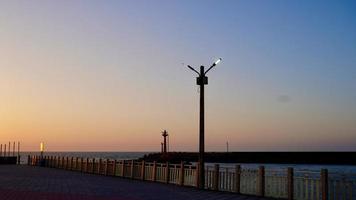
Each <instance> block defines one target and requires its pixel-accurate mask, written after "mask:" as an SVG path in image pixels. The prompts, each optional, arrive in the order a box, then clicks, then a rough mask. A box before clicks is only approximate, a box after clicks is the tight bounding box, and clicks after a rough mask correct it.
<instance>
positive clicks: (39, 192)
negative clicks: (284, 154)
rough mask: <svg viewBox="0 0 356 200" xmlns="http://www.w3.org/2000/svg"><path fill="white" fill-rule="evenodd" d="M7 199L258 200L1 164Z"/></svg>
mask: <svg viewBox="0 0 356 200" xmlns="http://www.w3.org/2000/svg"><path fill="white" fill-rule="evenodd" d="M0 199H4V200H17V199H21V200H50V199H51V200H52V199H54V200H67V199H68V200H78V199H88V200H104V199H105V200H142V199H147V200H195V199H201V200H203V199H204V200H205V199H206V200H208V199H211V200H213V199H214V200H230V199H231V200H232V199H235V200H242V199H243V200H257V199H264V198H258V197H251V196H242V195H237V194H232V193H222V192H213V191H200V190H197V189H195V188H188V187H179V186H175V185H165V184H160V183H153V182H146V181H139V180H130V179H123V178H119V177H108V176H100V175H93V174H83V173H80V172H72V171H65V170H60V169H52V168H41V167H31V166H25V165H22V166H18V165H12V166H11V165H0Z"/></svg>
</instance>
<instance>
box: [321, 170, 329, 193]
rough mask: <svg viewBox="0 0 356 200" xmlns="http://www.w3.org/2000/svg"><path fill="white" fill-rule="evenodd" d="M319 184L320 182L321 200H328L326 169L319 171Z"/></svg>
mask: <svg viewBox="0 0 356 200" xmlns="http://www.w3.org/2000/svg"><path fill="white" fill-rule="evenodd" d="M320 182H321V199H322V200H328V197H329V187H328V170H327V169H321V171H320Z"/></svg>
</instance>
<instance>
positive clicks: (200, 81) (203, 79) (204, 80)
mask: <svg viewBox="0 0 356 200" xmlns="http://www.w3.org/2000/svg"><path fill="white" fill-rule="evenodd" d="M220 61H221V58H219V59H218V60H217V61H216V62H214V63H213V64H212V65H211V66H210V67H209V69H208V70H206V71H205V69H204V66H200V73H199V72H198V71H197V70H195V69H194V68H193V67H191V66H189V65H188V68H189V69H191V70H193V71H194V72H195V73H197V74H198V75H199V76H198V77H197V85H199V87H200V120H199V169H198V180H199V185H198V187H199V189H204V186H205V159H204V154H205V147H204V146H205V140H204V135H205V120H204V116H205V113H204V110H205V109H204V86H205V85H207V84H208V77H207V76H205V75H206V74H207V73H208V71H210V70H211V69H212V68H213V67H214V66H216V65H217V64H218V63H219V62H220Z"/></svg>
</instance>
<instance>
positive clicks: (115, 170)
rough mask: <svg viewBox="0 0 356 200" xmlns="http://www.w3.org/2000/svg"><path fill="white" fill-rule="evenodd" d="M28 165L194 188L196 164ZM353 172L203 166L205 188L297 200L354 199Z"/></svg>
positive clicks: (34, 161) (46, 160)
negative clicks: (346, 174) (333, 172)
mask: <svg viewBox="0 0 356 200" xmlns="http://www.w3.org/2000/svg"><path fill="white" fill-rule="evenodd" d="M28 164H29V165H33V166H43V167H52V168H59V169H65V170H72V171H80V172H83V173H92V174H101V175H106V176H119V177H125V178H130V179H140V180H146V181H155V182H161V183H167V184H175V185H181V186H191V187H197V185H198V177H197V175H198V171H197V170H198V167H197V166H196V165H185V164H184V163H183V162H182V163H181V164H170V163H157V162H145V161H134V160H119V161H117V160H109V159H106V160H102V159H99V160H95V159H89V158H86V159H83V158H72V157H71V158H69V157H57V156H45V157H42V158H41V157H39V156H32V157H31V156H28ZM355 177H356V175H354V177H353V179H350V178H349V177H346V176H340V174H328V171H327V170H326V169H322V170H321V171H320V172H317V171H294V170H293V168H288V169H287V170H275V169H265V168H264V167H263V166H260V167H259V168H258V169H246V168H241V167H240V165H236V167H235V168H231V167H220V166H219V165H217V164H216V165H214V166H206V171H205V189H208V190H216V191H227V192H235V193H239V194H250V195H257V196H261V197H263V196H265V197H274V198H281V199H297V200H352V199H354V200H356V178H355Z"/></svg>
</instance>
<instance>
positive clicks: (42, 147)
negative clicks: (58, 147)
mask: <svg viewBox="0 0 356 200" xmlns="http://www.w3.org/2000/svg"><path fill="white" fill-rule="evenodd" d="M40 151H41V152H43V151H44V144H43V142H41V144H40Z"/></svg>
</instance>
